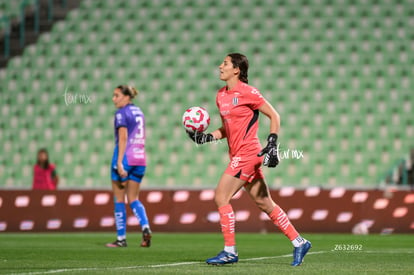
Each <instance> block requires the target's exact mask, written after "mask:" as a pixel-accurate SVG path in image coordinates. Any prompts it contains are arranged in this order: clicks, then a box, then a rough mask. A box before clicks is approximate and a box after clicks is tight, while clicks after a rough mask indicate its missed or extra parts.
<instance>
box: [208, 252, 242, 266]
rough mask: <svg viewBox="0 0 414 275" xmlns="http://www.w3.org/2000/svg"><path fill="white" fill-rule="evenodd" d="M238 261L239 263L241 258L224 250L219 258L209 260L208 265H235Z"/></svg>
mask: <svg viewBox="0 0 414 275" xmlns="http://www.w3.org/2000/svg"><path fill="white" fill-rule="evenodd" d="M238 261H239V256H237V255H235V254H233V253H229V252H226V251H224V250H223V251H221V252H220V253H219V254H218V255H217V256H215V257H213V258H209V259H207V260H206V263H207V264H211V265H225V264H235V263H237V262H238Z"/></svg>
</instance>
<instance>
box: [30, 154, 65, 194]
mask: <svg viewBox="0 0 414 275" xmlns="http://www.w3.org/2000/svg"><path fill="white" fill-rule="evenodd" d="M58 183H59V177H58V175H57V172H56V166H55V165H54V164H53V163H50V162H49V153H48V152H47V150H46V149H45V148H42V149H39V151H38V152H37V160H36V164H35V165H34V167H33V184H32V188H33V190H56V187H57V185H58Z"/></svg>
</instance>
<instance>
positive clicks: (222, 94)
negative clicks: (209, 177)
mask: <svg viewBox="0 0 414 275" xmlns="http://www.w3.org/2000/svg"><path fill="white" fill-rule="evenodd" d="M248 67H249V63H248V60H247V58H246V56H244V55H242V54H239V53H232V54H229V55H227V56H226V57H225V59H224V61H223V63H222V64H221V65H220V66H219V69H220V80H223V81H225V82H226V86H224V87H223V88H221V89H220V90H219V91H218V92H217V96H216V104H217V107H218V109H219V111H220V116H221V119H222V124H223V125H222V127H221V128H219V129H217V130H215V131H213V132H211V133H209V134H205V133H200V132H195V133H188V135H189V136H190V138H191V139H192V140H193V141H194V142H196V143H197V144H203V143H206V142H211V141H214V140H218V139H224V138H226V139H227V143H228V146H229V157H230V163H229V164H228V166H227V168H226V170H225V171H224V173H223V175H222V176H221V178H220V181H219V183H218V185H217V187H216V192H215V202H216V205H217V207H218V211H219V214H220V224H221V231H222V233H223V237H224V249H223V251H221V252H220V253H219V254H218V255H217V256H215V257H212V258H209V259H207V260H206V263H207V264H213V265H223V264H229V263H237V262H238V253H237V250H236V240H235V214H234V211H233V208H232V206H231V204H230V200H231V198H232V197H233V195H234V194H235V193H237V192H238V191H239V190H240V189H241V188H242V187H244V188H245V190H246V191H247V192H248V193H249V195H250V197H251V198H252V199H253V200H254V202H255V203H256V205H257V206H258V207H259V208H260V209H261V210H262V211H263V212H265V213H266V214H267V215H268V216H269V218H270V219H271V220H272V222H273V223H274V224H275V225H276V226H278V227H279V229H280V230H281V231H282V232H283V233H284V234H285V235H286V237H287V238H288V239H289V240H290V241H291V242H292V244H293V246H294V250H293V261H292V263H291V265H292V266H298V265H301V264H302V262H303V258H304V257H305V255H306V253H307V252H308V251H309V249H310V248H311V246H312V245H311V243H310V242H309V241H308V240H306V239H304V238H303V237H301V236H300V234H299V233H298V232H297V231H296V229H295V227H294V226H293V225H292V224H291V222H290V221H289V218H288V217H287V215H286V213H285V212H284V211H283V209H281V208H280V207H279V206H278V205H277V204H276V203H275V202H274V201H273V199H272V197H271V196H270V193H269V189H268V186H267V185H266V182H265V179H264V176H263V172H262V168H261V165H262V163H263V165H264V166H268V167H276V165H277V164H278V163H279V159H278V156H277V139H278V132H279V128H280V117H279V114H278V113H277V112H276V110H275V109H274V108H273V107H272V105H271V104H270V103H269V102H268V101H267V100H266V99H264V98H263V96H262V95H261V93H260V92H259V91H258V90H257V89H256V88H254V87H252V86H249V85H248V84H247V83H248ZM259 113H262V114H264V115H265V116H267V117H268V118H269V119H270V134H269V136H268V138H267V142H268V144H267V145H266V147H265V148H263V149H262V147H261V145H260V140H259V138H258V136H257V130H258V126H259V123H258V118H259Z"/></svg>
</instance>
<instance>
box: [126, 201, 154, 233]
mask: <svg viewBox="0 0 414 275" xmlns="http://www.w3.org/2000/svg"><path fill="white" fill-rule="evenodd" d="M129 206H130V207H131V209H132V212H134V214H135V216H136V217H137V219H138V222H139V224H140V225H141V228H142V229H145V228H149V223H148V218H147V213H146V212H145V207H144V205H143V204H142V203H141V202H140V201H139V200H136V201H133V202H131V204H130V205H129Z"/></svg>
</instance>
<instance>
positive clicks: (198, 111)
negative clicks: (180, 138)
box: [183, 107, 210, 133]
mask: <svg viewBox="0 0 414 275" xmlns="http://www.w3.org/2000/svg"><path fill="white" fill-rule="evenodd" d="M183 125H184V128H185V129H186V130H187V131H189V132H192V133H194V132H195V131H197V132H204V131H205V130H207V128H208V125H210V115H209V114H208V112H207V110H206V109H204V108H203V107H191V108H188V109H187V110H186V111H185V112H184V114H183Z"/></svg>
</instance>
